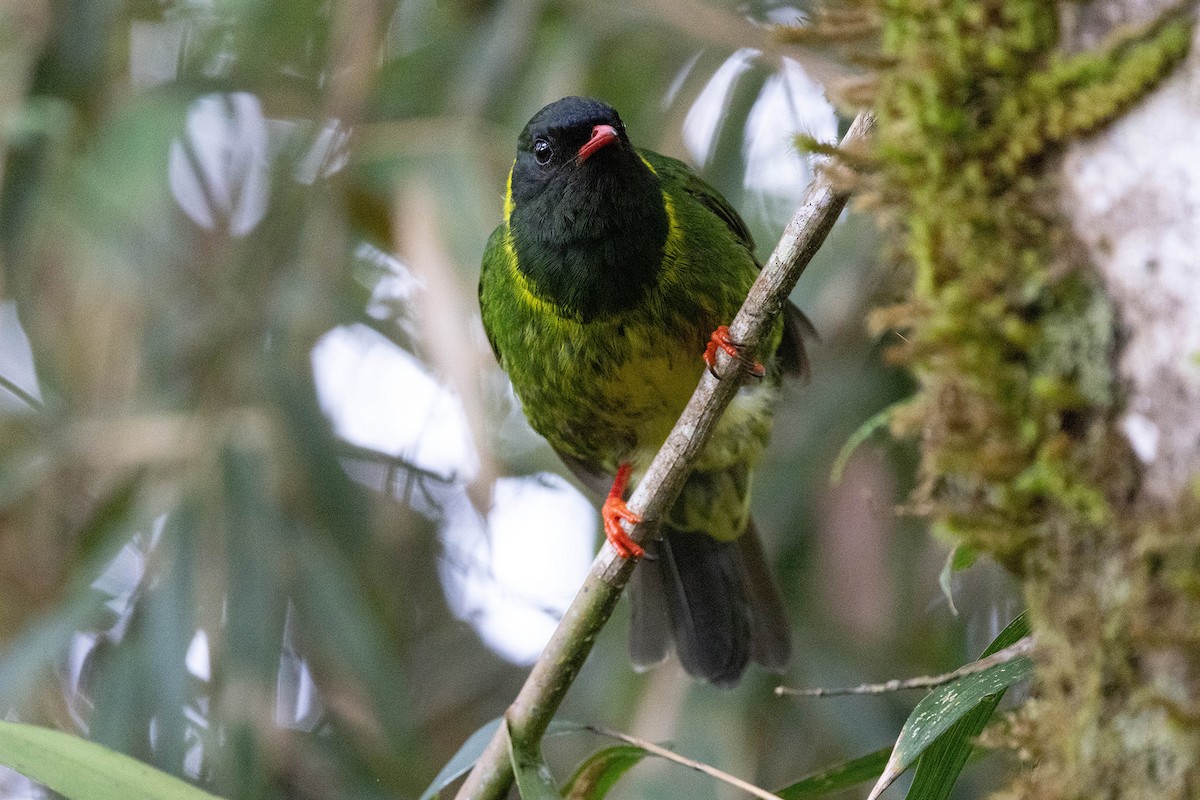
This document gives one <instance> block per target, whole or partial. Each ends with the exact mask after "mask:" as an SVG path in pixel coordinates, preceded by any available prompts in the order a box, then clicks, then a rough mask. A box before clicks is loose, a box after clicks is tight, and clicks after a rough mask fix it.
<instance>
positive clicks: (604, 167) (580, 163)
mask: <svg viewBox="0 0 1200 800" xmlns="http://www.w3.org/2000/svg"><path fill="white" fill-rule="evenodd" d="M651 188H653V191H652V193H651V196H652V197H653V198H654V199H655V200H656V201H657V182H656V179H655V177H654V174H653V172H651V170H650V168H649V167H647V166H646V165H645V163H644V162H643V161H642V159H641V157H640V156H639V155H638V153H637V151H636V150H634V148H633V146H632V145H631V144H630V143H629V136H628V135H627V134H626V133H625V124H624V123H623V122H621V118H620V116H618V115H617V112H616V110H615V109H613V107H612V106H610V105H608V104H607V103H603V102H601V101H599V100H593V99H591V98H588V97H564V98H563V99H561V100H557V101H555V102H553V103H551V104H550V105H548V106H546V107H545V108H543V109H542V110H541V111H539V112H537V113H536V114H534V115H533V118H532V119H530V120H529V124H528V125H526V126H525V129H524V130H523V131H521V136H520V138H518V140H517V159H516V162H515V163H514V164H513V172H512V203H513V205H514V207H515V208H517V209H521V210H523V211H524V212H525V214H528V215H530V216H532V217H534V218H536V219H538V220H540V221H541V224H543V225H550V226H552V227H554V228H556V229H558V230H557V234H559V235H561V234H562V233H564V232H566V231H564V230H563V228H564V227H565V228H567V229H572V230H571V232H573V233H576V234H579V235H581V236H585V237H587V236H590V235H600V232H599V231H598V230H596V228H597V227H601V228H603V227H606V224H607V223H617V224H621V223H622V222H623V221H624V220H622V219H621V218H623V217H627V216H629V215H630V214H634V213H636V211H635V209H634V208H631V207H630V206H631V201H633V202H632V204H633V205H636V200H637V199H638V198H639V197H640V196H644V195H646V193H647V192H646V190H647V189H651ZM639 190H640V191H639ZM658 202H661V201H658Z"/></svg>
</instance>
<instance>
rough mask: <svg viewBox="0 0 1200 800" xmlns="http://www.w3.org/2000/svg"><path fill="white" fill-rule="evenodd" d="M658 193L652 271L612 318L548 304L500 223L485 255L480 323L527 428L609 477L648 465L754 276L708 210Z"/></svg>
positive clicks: (745, 256)
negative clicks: (711, 342) (663, 222)
mask: <svg viewBox="0 0 1200 800" xmlns="http://www.w3.org/2000/svg"><path fill="white" fill-rule="evenodd" d="M663 196H664V208H665V210H666V212H667V217H668V220H669V233H668V236H667V240H666V243H665V244H664V246H663V248H662V253H663V255H662V261H661V265H660V268H659V269H658V270H657V274H656V275H655V279H654V281H653V282H652V283H651V284H650V285H648V286H647V287H645V289H644V290H643V291H642V292H641V294H640V296H639V297H638V299H637V301H636V302H635V303H634V304H632V305H630V306H628V307H626V308H622V309H620V310H618V311H613V312H610V313H605V314H598V315H593V316H590V317H585V316H584V315H581V314H579V313H572V312H571V310H569V309H567V308H564V307H563V306H562V304H560V303H556V302H555V301H554V298H553V297H552V296H550V295H549V294H548V293H547V292H546V291H545V290H544V289H543V288H542V287H540V286H539V285H538V284H537V283H536V282H535V281H534V280H532V279H531V278H530V276H529V275H527V274H526V273H524V272H523V271H522V270H520V269H519V268H518V266H517V250H516V248H515V247H514V244H513V238H514V237H513V236H512V235H511V234H510V233H509V229H508V226H507V225H501V226H500V227H499V228H497V230H496V231H495V232H494V233H493V235H492V237H491V240H490V241H489V244H488V248H487V251H486V253H485V257H484V265H483V272H482V274H481V278H480V305H481V307H482V310H483V322H484V327H485V329H486V330H487V333H488V337H489V339H490V340H491V342H492V344H493V347H494V348H495V350H496V353H497V356H498V358H499V359H500V362H501V365H502V366H503V367H504V369H505V370H506V371H507V372H508V374H509V377H510V378H511V380H512V383H513V387H514V389H515V390H516V392H517V394H518V396H519V397H520V398H521V402H522V405H523V407H524V410H525V414H526V416H527V417H528V419H529V422H530V424H531V425H532V426H533V428H534V429H535V430H537V431H538V432H539V433H540V434H542V435H543V436H545V437H546V439H547V440H548V441H549V442H550V444H551V445H553V446H554V448H555V449H556V450H558V451H560V452H562V453H564V454H567V455H570V456H573V457H575V458H577V459H579V460H581V461H583V462H584V463H585V464H588V465H591V466H593V467H595V468H600V469H604V470H608V471H612V470H615V469H616V466H617V465H618V464H619V463H620V462H622V461H632V462H633V463H634V464H635V468H638V467H644V466H645V465H646V463H648V460H649V458H650V457H651V456H652V455H653V453H654V452H655V451H656V450H657V449H658V447H659V446H660V445H661V444H662V441H663V440H664V439H665V438H666V435H667V433H669V431H670V429H671V426H672V425H673V424H674V422H675V420H676V419H677V418H678V416H679V413H680V412H681V411H682V410H683V407H684V405H685V404H686V403H687V400H688V398H689V397H691V394H692V392H693V391H694V390H695V388H696V384H697V382H698V381H699V379H700V375H701V372H702V370H703V369H704V363H703V360H702V359H701V355H702V353H703V352H704V348H705V345H706V344H707V342H708V338H709V336H710V334H711V333H712V331H713V330H714V329H715V328H716V327H717V326H718V325H721V324H727V323H728V322H729V321H730V320H731V319H732V318H733V316H734V314H735V313H736V312H737V309H738V308H739V306H740V305H741V301H742V298H744V297H745V295H746V292H747V291H748V290H749V287H750V285H751V283H752V282H753V280H754V277H755V276H756V274H757V266H756V264H755V262H754V260H753V257H752V256H751V255H750V253H749V252H748V251H747V249H746V248H745V246H744V244H742V243H741V241H740V240H739V239H737V237H736V236H734V235H733V233H732V232H731V231H730V230H729V228H728V227H727V226H726V225H724V224H722V223H721V221H720V220H718V219H717V218H716V217H715V216H714V215H713V214H712V213H711V212H709V211H708V210H707V209H705V208H704V207H703V206H702V205H700V204H699V203H697V202H696V201H695V200H694V199H692V198H691V197H690V196H689V195H688V194H687V193H686V192H682V191H679V192H676V191H672V189H671V188H670V187H668V188H667V189H666V190H665V191H664V194H663ZM773 349H774V348H773V347H770V348H765V349H764V352H765V353H770V352H771V351H772V350H773ZM767 419H768V420H769V416H768V418H767ZM765 436H766V431H765V429H764V430H763V432H762V435H761V437H758V438H761V439H762V440H765ZM759 445H760V446H761V442H760V443H759ZM713 446H714V447H717V448H719V447H722V445H721V443H720V442H714V445H713ZM710 449H711V448H710Z"/></svg>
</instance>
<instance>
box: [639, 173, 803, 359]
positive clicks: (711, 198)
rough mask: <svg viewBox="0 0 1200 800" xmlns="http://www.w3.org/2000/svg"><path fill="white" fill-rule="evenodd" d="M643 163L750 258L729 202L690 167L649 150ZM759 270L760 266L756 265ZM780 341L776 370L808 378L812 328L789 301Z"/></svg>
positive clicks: (747, 239)
mask: <svg viewBox="0 0 1200 800" xmlns="http://www.w3.org/2000/svg"><path fill="white" fill-rule="evenodd" d="M640 152H641V154H642V155H643V156H645V158H646V160H647V161H649V162H650V164H651V166H653V167H654V170H655V171H656V172H657V173H658V175H659V177H660V178H661V179H662V180H664V181H668V182H670V183H673V184H674V185H676V186H680V187H682V188H683V190H684V191H685V192H687V193H688V194H689V195H691V196H692V197H694V198H695V199H696V200H698V201H699V202H700V204H701V205H703V206H704V207H705V208H707V209H708V210H709V211H711V212H713V213H714V214H716V215H717V218H718V219H720V220H721V221H722V222H724V223H725V225H726V226H727V227H728V228H729V230H730V231H732V232H733V235H734V236H736V237H737V238H738V240H739V241H741V243H742V244H743V245H745V247H746V250H747V251H749V253H750V255H751V256H753V255H754V237H752V236H751V235H750V229H749V228H747V227H746V221H745V220H744V219H742V217H741V215H740V214H738V212H737V209H735V208H734V207H733V206H732V205H730V204H729V201H728V200H726V199H725V198H724V197H722V196H721V193H720V192H718V191H717V190H716V189H714V188H713V187H712V186H711V185H709V183H708V181H706V180H704V179H703V178H701V177H700V176H699V175H697V174H696V173H695V172H694V171H693V170H692V168H691V167H689V166H688V165H687V164H685V163H683V162H682V161H680V160H679V159H677V158H671V157H670V156H664V155H662V154H661V153H656V152H654V151H653V150H642V151H640ZM754 263H756V264H758V259H757V258H755V259H754ZM758 266H759V268H760V269H761V268H762V264H759V265H758ZM782 317H783V340H782V341H781V342H780V344H779V350H778V351H777V352H776V357H777V358H778V359H779V367H780V369H782V370H783V372H784V373H785V374H790V375H799V376H800V377H801V378H804V379H807V378H808V354H807V353H806V352H805V350H804V337H805V336H811V337H813V338H816V330H815V329H814V328H813V325H812V322H811V321H810V320H809V319H808V317H807V316H805V314H804V312H803V311H801V310H800V309H799V308H797V307H796V306H795V304H793V303H792V302H791V301H790V300H789V301H788V302H787V303H785V304H784V306H783V314H782Z"/></svg>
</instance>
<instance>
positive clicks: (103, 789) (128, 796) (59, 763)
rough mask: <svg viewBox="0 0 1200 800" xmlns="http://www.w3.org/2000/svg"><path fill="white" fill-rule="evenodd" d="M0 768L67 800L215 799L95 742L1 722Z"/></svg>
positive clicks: (215, 798) (183, 782) (43, 729)
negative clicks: (14, 771)
mask: <svg viewBox="0 0 1200 800" xmlns="http://www.w3.org/2000/svg"><path fill="white" fill-rule="evenodd" d="M0 764H4V765H5V766H7V767H11V768H12V769H14V770H16V771H17V772H19V773H21V774H22V775H24V776H25V777H27V778H32V779H33V780H35V781H38V782H39V783H42V784H45V785H46V786H48V787H49V788H51V789H53V790H54V791H56V792H58V793H59V794H61V795H63V796H65V797H67V798H69V799H70V800H218V799H217V796H216V795H213V794H209V793H208V792H206V791H204V790H202V789H198V788H196V787H195V786H192V785H191V784H190V783H187V782H186V781H182V780H180V779H179V778H176V777H175V776H174V775H168V774H167V773H165V772H160V771H159V770H156V769H154V768H153V767H151V766H149V765H148V764H143V763H142V762H141V761H138V760H137V759H135V758H130V757H129V756H127V755H124V754H122V753H118V752H116V751H113V750H109V749H108V748H107V747H102V746H101V745H98V744H96V743H95V742H89V741H87V740H86V739H80V738H79V737H78V736H71V735H70V734H67V733H62V732H61V731H54V730H50V729H49V728H39V727H37V726H35V725H24V724H22V723H19V722H0Z"/></svg>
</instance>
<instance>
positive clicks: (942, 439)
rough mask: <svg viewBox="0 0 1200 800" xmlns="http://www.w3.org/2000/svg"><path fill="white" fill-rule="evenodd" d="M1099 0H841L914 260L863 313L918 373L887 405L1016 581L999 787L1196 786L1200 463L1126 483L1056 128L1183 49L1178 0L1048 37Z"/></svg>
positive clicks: (883, 183)
mask: <svg viewBox="0 0 1200 800" xmlns="http://www.w3.org/2000/svg"><path fill="white" fill-rule="evenodd" d="M1094 5H1095V4H1094V3H1051V2H1044V1H1042V0H978V1H976V2H964V1H963V0H863V2H859V3H855V4H853V14H854V17H853V18H854V20H856V21H857V22H861V20H862V19H863V14H864V10H865V11H866V12H868V13H869V14H871V15H874V20H875V22H876V23H877V31H878V45H879V53H878V54H877V57H876V58H875V59H874V61H875V62H877V63H879V64H880V65H881V66H880V67H879V70H878V74H877V76H876V80H875V82H874V84H875V100H874V105H875V110H876V115H877V120H878V135H877V140H876V144H875V147H874V149H873V153H872V159H871V169H870V171H869V174H868V175H867V176H866V177H865V178H864V182H866V183H867V184H868V186H869V187H870V188H872V189H873V190H874V191H873V196H874V201H875V204H876V207H877V208H879V209H880V211H881V214H882V215H883V216H884V218H885V219H886V220H887V221H888V222H889V224H890V225H891V227H892V230H893V231H894V232H895V233H896V234H897V235H896V237H895V241H896V242H897V247H896V256H897V258H896V260H897V262H898V263H900V264H902V265H903V269H904V270H905V271H906V274H907V279H906V281H905V282H904V285H903V287H902V289H901V290H900V291H898V297H897V298H896V301H895V302H894V303H892V304H891V305H889V306H887V307H884V308H880V309H878V310H877V311H875V312H874V314H873V315H872V319H871V325H872V326H873V328H874V329H875V330H876V331H877V332H879V333H881V334H883V335H885V336H887V337H889V338H890V339H891V340H892V341H893V344H892V345H891V346H890V348H889V350H888V351H887V354H888V358H889V359H891V360H892V361H894V362H896V363H899V364H902V365H905V366H906V367H907V368H908V369H910V370H911V371H912V373H913V375H914V376H915V377H916V379H917V382H918V390H917V392H916V394H915V395H914V397H913V398H912V400H911V401H910V402H908V403H907V404H905V405H904V406H901V407H899V408H897V409H896V411H895V412H894V413H893V414H892V418H891V428H892V431H893V433H894V434H896V435H897V436H900V437H911V438H916V439H917V440H918V442H919V447H920V452H921V465H920V483H919V488H918V490H917V492H916V493H915V496H914V498H913V502H912V507H913V508H915V509H917V510H919V511H920V512H922V513H924V514H926V515H927V516H928V517H929V518H930V519H931V521H932V522H933V523H934V525H935V526H936V528H937V529H939V530H940V531H942V532H943V533H944V534H945V535H947V536H948V537H950V538H951V540H952V541H953V542H954V543H956V544H960V545H966V546H969V547H972V548H974V549H976V550H978V551H981V552H986V553H989V554H990V555H992V556H993V557H995V558H997V559H998V560H1000V561H1001V562H1003V563H1004V564H1006V565H1008V566H1009V567H1010V568H1011V569H1013V570H1014V571H1015V572H1017V573H1018V574H1019V575H1021V577H1022V579H1023V581H1024V586H1025V591H1026V597H1027V600H1028V603H1029V608H1030V614H1031V623H1032V627H1033V629H1034V631H1035V633H1036V635H1037V638H1038V659H1037V661H1038V671H1037V681H1036V684H1035V690H1034V698H1033V700H1032V701H1031V702H1030V703H1028V704H1027V705H1026V707H1025V708H1024V709H1023V710H1022V711H1021V712H1020V715H1019V716H1018V717H1016V718H1015V719H1014V721H1013V726H1012V728H1011V730H1012V731H1013V735H1012V738H1011V739H1010V744H1012V745H1013V746H1014V747H1015V748H1016V749H1018V751H1020V752H1022V753H1024V754H1026V755H1027V756H1028V757H1029V759H1030V762H1031V769H1029V770H1027V771H1025V772H1024V773H1022V776H1021V777H1020V778H1019V779H1018V780H1017V781H1016V782H1015V783H1014V784H1013V785H1012V786H1011V787H1010V788H1009V789H1008V790H1007V792H1006V794H1007V795H1008V796H1011V797H1028V798H1075V797H1079V798H1083V797H1098V796H1103V797H1114V798H1117V797H1121V798H1124V797H1131V798H1132V797H1151V796H1153V797H1155V798H1156V800H1160V799H1161V798H1165V797H1181V798H1182V797H1196V796H1200V591H1198V590H1197V585H1198V584H1200V581H1197V579H1196V578H1195V575H1196V574H1197V567H1198V566H1200V538H1198V534H1197V531H1198V530H1200V501H1198V500H1197V494H1196V490H1195V488H1194V485H1193V486H1192V488H1189V489H1186V490H1180V491H1179V492H1178V493H1177V496H1173V497H1171V498H1170V499H1169V501H1167V502H1163V500H1162V498H1158V499H1156V500H1155V501H1154V502H1151V501H1149V500H1147V499H1146V498H1145V497H1144V495H1143V491H1142V485H1143V482H1144V480H1145V472H1146V465H1145V464H1144V463H1142V462H1141V461H1139V459H1138V457H1137V455H1135V452H1134V448H1133V447H1131V445H1130V440H1129V439H1128V437H1127V435H1126V430H1125V428H1126V427H1127V424H1126V422H1127V420H1126V418H1125V417H1124V415H1125V413H1126V406H1127V403H1128V401H1129V381H1128V380H1127V379H1126V376H1125V373H1124V372H1123V371H1122V370H1121V369H1120V368H1119V365H1120V364H1121V355H1122V352H1123V349H1124V347H1125V345H1126V343H1127V342H1128V341H1129V330H1128V328H1127V325H1128V324H1129V320H1128V319H1127V311H1126V308H1125V306H1124V305H1123V304H1121V303H1120V302H1119V299H1120V298H1115V296H1114V294H1113V292H1112V281H1111V279H1110V278H1108V277H1106V276H1105V274H1104V273H1103V272H1102V271H1101V270H1099V269H1098V268H1097V267H1096V264H1095V263H1094V262H1095V261H1096V258H1097V253H1098V252H1099V251H1102V250H1103V242H1102V241H1098V242H1089V241H1081V240H1086V239H1087V237H1086V236H1081V235H1080V231H1079V230H1078V228H1077V227H1076V228H1072V225H1071V224H1070V220H1069V219H1068V218H1067V216H1066V215H1065V214H1064V213H1063V209H1062V205H1061V203H1060V197H1061V191H1060V190H1061V186H1060V183H1059V165H1060V164H1061V163H1062V155H1063V152H1064V150H1065V149H1066V148H1067V146H1068V145H1070V144H1072V143H1074V142H1077V141H1080V140H1082V139H1085V138H1086V137H1089V136H1091V135H1092V134H1094V133H1096V132H1097V131H1099V130H1102V129H1104V128H1105V126H1107V125H1109V124H1110V123H1111V122H1112V121H1113V120H1115V119H1117V118H1119V117H1121V116H1122V115H1123V114H1125V113H1126V112H1127V111H1128V110H1129V109H1130V108H1132V107H1133V106H1135V105H1136V104H1137V103H1139V102H1140V101H1141V100H1142V99H1143V98H1145V97H1146V96H1147V95H1148V94H1149V93H1151V92H1152V91H1153V90H1154V89H1155V88H1156V87H1157V86H1158V85H1159V84H1160V83H1161V82H1162V81H1163V80H1164V79H1166V78H1167V76H1169V75H1170V74H1171V73H1172V72H1173V71H1174V70H1175V69H1176V67H1177V66H1178V65H1179V64H1180V62H1181V61H1182V60H1183V59H1184V58H1185V57H1186V56H1187V54H1188V51H1189V46H1190V43H1191V40H1192V36H1193V20H1192V18H1191V13H1192V12H1191V11H1190V10H1189V9H1187V8H1184V7H1175V8H1173V9H1165V10H1164V9H1159V13H1157V15H1156V16H1151V17H1146V18H1145V19H1146V20H1147V21H1146V22H1145V23H1144V24H1141V25H1137V26H1126V27H1125V28H1123V29H1120V30H1116V31H1109V32H1107V33H1106V35H1105V37H1104V38H1103V39H1097V40H1096V41H1093V42H1089V43H1088V44H1089V46H1086V47H1077V46H1070V47H1067V46H1064V41H1063V38H1064V37H1063V35H1062V23H1063V22H1064V20H1074V19H1076V18H1077V17H1078V16H1079V15H1080V14H1086V13H1087V12H1088V10H1089V7H1091V6H1094ZM831 18H833V17H831ZM855 157H856V158H858V159H860V160H861V155H860V154H856V156H855ZM1098 238H1100V239H1102V237H1098ZM1164 311H1165V310H1164Z"/></svg>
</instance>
